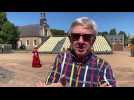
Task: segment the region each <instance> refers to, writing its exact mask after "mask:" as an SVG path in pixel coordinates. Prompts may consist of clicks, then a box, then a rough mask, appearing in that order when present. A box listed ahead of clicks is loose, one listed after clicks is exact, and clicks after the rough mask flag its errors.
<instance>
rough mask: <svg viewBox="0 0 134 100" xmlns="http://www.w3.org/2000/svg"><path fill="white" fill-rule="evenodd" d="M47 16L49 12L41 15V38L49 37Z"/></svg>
mask: <svg viewBox="0 0 134 100" xmlns="http://www.w3.org/2000/svg"><path fill="white" fill-rule="evenodd" d="M46 14H47V12H41V13H40V36H42V37H48V36H49V34H48V33H49V32H48V31H49V25H48V24H47V19H46Z"/></svg>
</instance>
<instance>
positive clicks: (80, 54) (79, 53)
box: [76, 51, 86, 56]
mask: <svg viewBox="0 0 134 100" xmlns="http://www.w3.org/2000/svg"><path fill="white" fill-rule="evenodd" d="M76 54H77V56H84V55H85V54H86V52H78V51H77V52H76Z"/></svg>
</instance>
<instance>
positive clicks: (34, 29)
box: [17, 12, 51, 50]
mask: <svg viewBox="0 0 134 100" xmlns="http://www.w3.org/2000/svg"><path fill="white" fill-rule="evenodd" d="M18 28H19V31H20V38H19V40H18V42H17V47H18V48H20V47H21V46H25V48H26V50H32V49H33V48H34V47H38V46H39V45H40V44H41V43H43V42H44V41H45V40H47V38H48V37H49V36H51V32H50V29H49V26H48V24H47V19H46V13H43V12H42V13H40V24H32V25H25V26H19V27H18Z"/></svg>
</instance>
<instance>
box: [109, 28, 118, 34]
mask: <svg viewBox="0 0 134 100" xmlns="http://www.w3.org/2000/svg"><path fill="white" fill-rule="evenodd" d="M109 34H110V35H116V34H117V32H116V29H115V28H113V29H111V30H110V32H109Z"/></svg>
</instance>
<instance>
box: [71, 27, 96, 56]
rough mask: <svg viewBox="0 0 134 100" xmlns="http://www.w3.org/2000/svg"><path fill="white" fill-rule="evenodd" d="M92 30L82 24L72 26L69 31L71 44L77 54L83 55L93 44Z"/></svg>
mask: <svg viewBox="0 0 134 100" xmlns="http://www.w3.org/2000/svg"><path fill="white" fill-rule="evenodd" d="M92 32H93V30H91V29H87V28H86V27H84V26H80V25H78V26H74V27H73V29H72V31H71V36H70V40H71V45H72V48H73V49H74V50H75V53H76V55H77V56H80V57H81V56H84V55H85V54H86V53H87V52H88V51H89V50H90V49H91V47H92V45H93V37H94V35H92Z"/></svg>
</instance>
